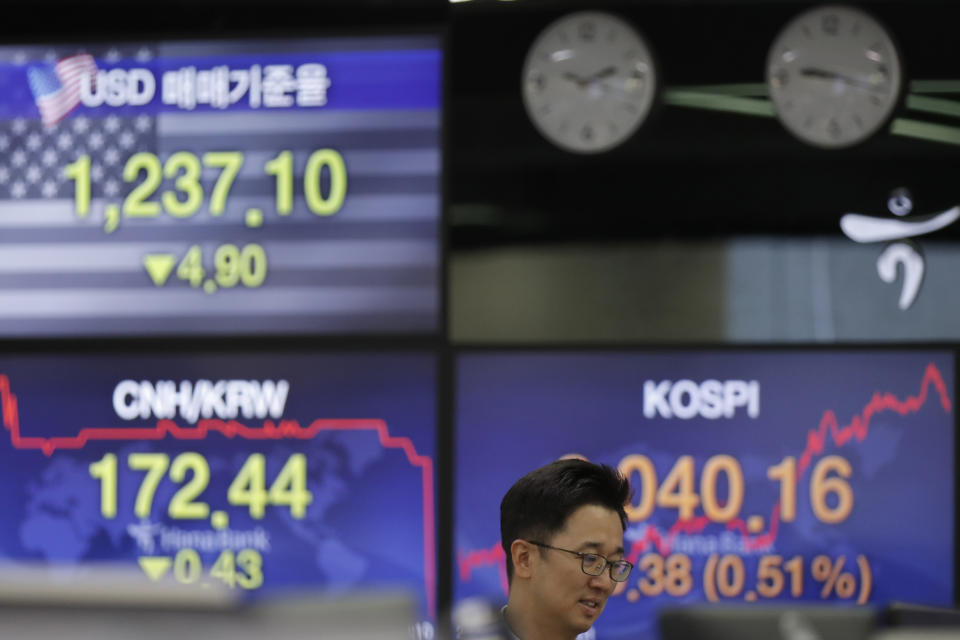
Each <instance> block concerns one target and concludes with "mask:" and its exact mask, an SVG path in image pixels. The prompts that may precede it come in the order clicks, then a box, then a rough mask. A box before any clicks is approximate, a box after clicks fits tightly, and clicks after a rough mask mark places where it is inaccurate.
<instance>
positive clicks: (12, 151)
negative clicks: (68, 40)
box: [0, 36, 442, 336]
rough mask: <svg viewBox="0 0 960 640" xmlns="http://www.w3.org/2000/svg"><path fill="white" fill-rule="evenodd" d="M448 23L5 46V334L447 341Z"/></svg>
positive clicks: (1, 261) (1, 294) (1, 124)
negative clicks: (443, 298) (442, 228)
mask: <svg viewBox="0 0 960 640" xmlns="http://www.w3.org/2000/svg"><path fill="white" fill-rule="evenodd" d="M441 66H442V61H441V51H440V46H439V39H438V38H437V37H435V36H416V37H414V36H405V37H362V38H359V37H358V38H327V39H314V40H298V39H289V40H262V41H253V40H243V41H241V40H233V41H231V40H225V41H176V42H138V43H129V42H127V43H122V42H116V43H97V44H91V45H89V46H78V45H75V44H71V45H49V46H4V47H0V336H51V335H68V336H74V335H76V336H87V335H90V336H99V335H131V334H138V335H140V334H147V335H161V334H162V335H182V334H201V335H203V334H206V335H215V334H224V333H233V334H236V333H260V332H263V331H268V332H290V333H311V334H331V333H332V334H365V335H366V334H371V333H391V334H392V333H400V334H403V333H421V334H422V333H432V332H435V331H436V329H437V322H438V314H439V311H438V309H439V306H438V305H439V302H438V300H439V294H438V282H439V278H438V269H439V264H440V243H439V240H438V239H439V237H440V234H439V225H440V209H441V205H440V168H441V159H440V109H441V102H440V95H441V87H440V82H441V80H440V78H441Z"/></svg>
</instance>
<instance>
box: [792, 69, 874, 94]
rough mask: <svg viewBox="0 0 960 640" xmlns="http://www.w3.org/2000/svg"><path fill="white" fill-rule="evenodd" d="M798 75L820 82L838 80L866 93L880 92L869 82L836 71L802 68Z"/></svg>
mask: <svg viewBox="0 0 960 640" xmlns="http://www.w3.org/2000/svg"><path fill="white" fill-rule="evenodd" d="M800 75H802V76H805V77H807V78H820V79H821V80H840V81H841V82H843V83H844V84H848V85H850V86H852V87H858V88H860V89H866V90H868V91H880V88H879V87H875V86H873V85H872V84H870V83H869V82H865V81H863V80H857V79H856V78H851V77H850V76H846V75H844V74H842V73H837V72H836V71H828V70H826V69H817V68H814V67H804V68H803V69H800Z"/></svg>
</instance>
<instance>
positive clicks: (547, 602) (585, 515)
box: [500, 460, 632, 640]
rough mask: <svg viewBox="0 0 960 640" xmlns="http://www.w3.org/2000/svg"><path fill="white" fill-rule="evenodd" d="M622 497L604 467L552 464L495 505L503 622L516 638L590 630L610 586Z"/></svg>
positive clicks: (619, 482) (619, 570)
mask: <svg viewBox="0 0 960 640" xmlns="http://www.w3.org/2000/svg"><path fill="white" fill-rule="evenodd" d="M629 499H630V485H629V482H628V481H627V479H626V478H624V477H623V476H621V475H620V474H619V473H618V472H617V471H615V470H613V469H611V468H610V467H607V466H605V465H596V464H593V463H591V462H586V461H584V460H558V461H556V462H553V463H551V464H548V465H546V466H543V467H540V468H539V469H536V470H535V471H532V472H530V473H528V474H527V475H525V476H524V477H522V478H520V480H518V481H517V482H516V484H514V485H513V486H512V487H511V488H510V490H509V491H507V494H506V495H505V496H504V497H503V501H502V502H501V503H500V540H501V544H502V545H503V550H504V551H505V552H506V556H507V578H508V580H509V582H510V596H509V599H508V600H507V606H506V607H505V608H504V609H503V616H504V622H505V623H506V625H507V627H508V628H509V630H510V631H511V633H512V634H513V635H514V636H515V637H516V638H519V639H520V640H573V639H574V638H576V636H577V635H578V634H580V633H583V632H585V631H587V630H588V629H590V627H591V626H592V625H593V623H594V622H596V620H597V617H598V616H599V615H600V613H601V612H602V611H603V607H604V605H605V604H606V601H607V598H608V597H610V594H611V593H613V590H614V588H615V587H616V584H617V582H623V581H624V580H626V579H627V576H628V575H629V573H630V569H631V568H632V565H631V564H630V563H629V562H627V561H626V560H624V559H623V553H624V551H623V532H624V529H625V527H626V522H627V515H626V512H625V511H624V504H626V503H627V501H628V500H629Z"/></svg>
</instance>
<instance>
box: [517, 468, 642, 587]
mask: <svg viewBox="0 0 960 640" xmlns="http://www.w3.org/2000/svg"><path fill="white" fill-rule="evenodd" d="M629 499H630V482H629V481H628V480H627V478H626V477H624V476H623V475H621V474H620V473H619V472H618V471H616V470H615V469H611V468H610V467H608V466H607V465H603V464H594V463H592V462H586V461H585V460H557V461H556V462H551V463H550V464H548V465H544V466H542V467H540V468H539V469H535V470H533V471H531V472H530V473H528V474H527V475H525V476H523V477H522V478H520V479H519V480H517V482H516V483H515V484H514V485H513V486H512V487H510V490H509V491H507V493H506V495H505V496H503V500H502V501H501V502H500V544H501V545H502V546H503V550H504V551H506V552H507V580H508V581H512V580H513V558H512V557H511V554H510V545H511V544H513V541H514V540H516V539H518V538H520V539H524V540H538V541H540V542H547V543H548V542H549V541H550V539H551V538H552V537H553V535H554V534H555V533H557V532H558V531H560V530H561V529H563V527H564V525H565V524H566V522H567V518H568V517H570V514H571V513H573V512H574V511H576V510H577V509H579V508H580V507H582V506H584V505H589V504H593V505H599V506H601V507H606V508H607V509H610V510H611V511H614V512H616V513H617V514H618V515H619V516H620V524H621V526H623V528H624V529H626V526H627V513H626V511H625V510H624V505H625V504H626V503H627V501H628V500H629Z"/></svg>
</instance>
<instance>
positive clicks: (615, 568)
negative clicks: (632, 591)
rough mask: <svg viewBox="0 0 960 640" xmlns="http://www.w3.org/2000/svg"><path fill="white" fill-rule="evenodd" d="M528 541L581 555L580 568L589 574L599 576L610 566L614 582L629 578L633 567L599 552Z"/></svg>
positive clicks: (628, 563) (539, 545) (624, 561)
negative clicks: (573, 549)
mask: <svg viewBox="0 0 960 640" xmlns="http://www.w3.org/2000/svg"><path fill="white" fill-rule="evenodd" d="M527 542H529V543H530V544H535V545H537V546H538V547H543V548H544V549H553V550H554V551H566V552H567V553H572V554H573V555H575V556H580V569H581V570H582V571H583V572H584V573H585V574H587V575H588V576H599V575H601V574H603V570H604V569H607V568H608V567H609V569H610V579H611V580H613V581H614V582H623V581H625V580H626V579H627V576H629V575H630V570H631V569H633V564H631V563H630V562H627V561H626V560H616V561H611V560H607V559H606V558H605V557H603V556H602V555H600V554H599V553H591V552H582V551H572V550H570V549H561V548H560V547H554V546H551V545H549V544H544V543H543V542H537V541H536V540H527Z"/></svg>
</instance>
